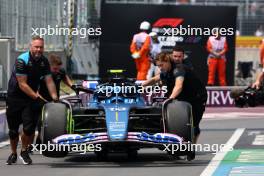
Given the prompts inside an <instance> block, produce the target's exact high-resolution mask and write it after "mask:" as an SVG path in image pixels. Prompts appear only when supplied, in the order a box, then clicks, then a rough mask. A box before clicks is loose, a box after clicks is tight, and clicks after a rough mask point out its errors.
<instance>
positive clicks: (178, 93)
mask: <svg viewBox="0 0 264 176" xmlns="http://www.w3.org/2000/svg"><path fill="white" fill-rule="evenodd" d="M174 52H175V53H174V54H175V56H176V55H177V57H175V58H177V64H175V63H173V62H172V61H171V57H170V54H168V53H160V54H159V55H158V56H157V57H156V58H155V62H156V65H157V66H158V67H159V68H160V70H161V73H160V74H159V75H156V76H154V77H153V78H151V79H149V80H147V81H145V82H144V83H143V84H142V86H144V87H145V86H148V85H153V84H155V83H157V82H159V81H162V84H164V85H166V86H167V90H168V92H167V95H166V96H167V97H169V99H177V100H180V101H186V102H189V103H190V104H191V105H192V111H193V121H194V136H195V137H194V141H193V142H194V143H196V142H197V139H198V137H199V134H200V128H199V123H200V121H201V119H202V116H203V113H204V111H205V105H206V101H207V91H206V88H205V86H204V85H203V84H202V82H201V81H200V80H199V79H198V78H197V77H196V76H195V74H194V72H193V71H192V69H190V68H189V67H187V66H186V65H184V64H182V61H183V58H184V50H183V49H182V48H181V47H177V48H175V49H174Z"/></svg>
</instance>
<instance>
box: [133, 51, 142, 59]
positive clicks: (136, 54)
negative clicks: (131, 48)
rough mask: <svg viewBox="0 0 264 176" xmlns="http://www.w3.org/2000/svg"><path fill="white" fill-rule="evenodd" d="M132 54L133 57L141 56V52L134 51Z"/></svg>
mask: <svg viewBox="0 0 264 176" xmlns="http://www.w3.org/2000/svg"><path fill="white" fill-rule="evenodd" d="M131 56H132V57H133V59H138V58H140V54H139V52H135V53H133V54H132V55H131Z"/></svg>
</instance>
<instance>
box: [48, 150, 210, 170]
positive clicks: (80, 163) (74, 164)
mask: <svg viewBox="0 0 264 176" xmlns="http://www.w3.org/2000/svg"><path fill="white" fill-rule="evenodd" d="M199 155H205V154H202V153H198V154H197V156H199ZM209 162H210V160H201V159H195V160H193V161H187V160H175V159H174V158H173V157H172V156H168V155H166V154H153V153H151V154H150V153H148V154H139V155H138V157H137V159H134V160H129V159H128V158H127V155H126V154H114V155H109V157H108V159H107V160H104V161H98V159H97V157H96V155H94V154H87V155H77V156H68V157H66V158H65V160H64V162H63V163H57V162H56V163H52V164H49V166H50V167H53V168H68V167H71V168H84V167H96V168H111V167H185V166H206V165H208V164H209Z"/></svg>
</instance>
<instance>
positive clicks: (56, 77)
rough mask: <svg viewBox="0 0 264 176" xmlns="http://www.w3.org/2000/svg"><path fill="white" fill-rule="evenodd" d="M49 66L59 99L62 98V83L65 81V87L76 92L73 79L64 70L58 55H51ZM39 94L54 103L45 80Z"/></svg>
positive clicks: (42, 81)
mask: <svg viewBox="0 0 264 176" xmlns="http://www.w3.org/2000/svg"><path fill="white" fill-rule="evenodd" d="M49 64H50V71H51V75H52V78H53V81H54V83H55V86H56V90H57V95H58V97H60V83H61V81H63V82H64V84H65V85H67V86H68V87H70V88H71V89H73V90H74V86H73V84H72V81H71V79H70V78H69V76H68V75H67V74H66V72H65V70H64V69H63V68H62V61H61V58H60V57H59V56H58V55H56V54H50V55H49ZM39 94H40V95H41V96H42V97H43V98H45V99H46V100H47V101H52V97H51V96H50V94H49V91H48V88H47V86H46V83H45V80H43V79H42V80H41V82H40V88H39Z"/></svg>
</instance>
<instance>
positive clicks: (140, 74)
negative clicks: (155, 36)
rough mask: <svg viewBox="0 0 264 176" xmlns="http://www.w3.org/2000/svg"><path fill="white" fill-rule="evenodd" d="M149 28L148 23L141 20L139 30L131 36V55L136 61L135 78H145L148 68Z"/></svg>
mask: <svg viewBox="0 0 264 176" xmlns="http://www.w3.org/2000/svg"><path fill="white" fill-rule="evenodd" d="M149 29H150V23H149V22H147V21H143V22H142V23H141V24H140V30H141V31H140V32H139V33H137V34H135V35H134V36H133V40H132V42H131V45H130V52H131V56H132V58H133V59H134V61H135V63H136V69H137V80H146V79H147V74H148V70H149V68H150V58H149V57H150V56H149V52H150V43H151V42H150V36H149V35H148V30H149Z"/></svg>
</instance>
